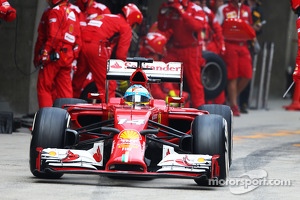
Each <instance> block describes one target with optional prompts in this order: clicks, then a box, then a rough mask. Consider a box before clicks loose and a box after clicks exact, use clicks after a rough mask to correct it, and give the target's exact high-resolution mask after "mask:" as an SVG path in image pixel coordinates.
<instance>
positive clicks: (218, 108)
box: [198, 104, 233, 166]
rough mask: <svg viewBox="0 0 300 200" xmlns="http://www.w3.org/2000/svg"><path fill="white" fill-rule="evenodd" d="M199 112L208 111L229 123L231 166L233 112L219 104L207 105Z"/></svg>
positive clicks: (230, 160) (230, 156) (230, 157)
mask: <svg viewBox="0 0 300 200" xmlns="http://www.w3.org/2000/svg"><path fill="white" fill-rule="evenodd" d="M198 110H206V111H208V112H209V113H210V114H216V115H221V116H222V117H223V118H224V119H225V120H226V121H227V132H228V147H229V148H228V157H229V166H231V163H232V149H233V141H232V137H233V136H232V111H231V109H230V107H229V106H226V105H217V104H205V105H202V106H200V107H199V108H198Z"/></svg>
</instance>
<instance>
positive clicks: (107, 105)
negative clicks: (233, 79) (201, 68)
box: [30, 57, 232, 185]
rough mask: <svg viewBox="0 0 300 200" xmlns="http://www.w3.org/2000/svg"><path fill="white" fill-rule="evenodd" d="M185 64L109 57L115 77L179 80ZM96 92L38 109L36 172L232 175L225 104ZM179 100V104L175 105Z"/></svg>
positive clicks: (147, 82)
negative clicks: (137, 98) (191, 104)
mask: <svg viewBox="0 0 300 200" xmlns="http://www.w3.org/2000/svg"><path fill="white" fill-rule="evenodd" d="M182 70H183V69H182V63H180V62H170V63H164V62H160V61H153V60H152V59H147V58H141V57H134V58H128V59H127V61H126V62H123V61H121V60H116V59H111V60H108V62H107V81H106V82H107V84H106V85H107V86H108V83H109V81H110V80H129V82H130V84H132V85H134V84H139V85H141V86H143V87H145V88H147V89H149V90H150V93H151V84H159V83H161V82H173V83H178V84H179V86H180V88H181V91H182V88H183V82H182V80H183V78H182V74H183V73H182V72H183V71H182ZM107 96H108V95H107V94H98V93H90V94H89V98H91V99H93V102H92V103H87V102H86V101H85V100H82V99H69V98H67V99H57V100H56V101H55V103H54V105H53V107H47V108H42V109H40V110H38V112H37V113H36V114H35V117H34V122H33V128H32V140H31V144H30V170H31V172H32V174H33V175H34V176H36V177H38V178H60V177H61V176H62V175H63V174H64V173H77V174H80V173H81V174H101V175H107V176H109V177H117V178H118V177H124V176H125V177H146V178H189V179H193V180H194V181H195V182H196V183H197V184H198V185H203V184H206V185H207V184H208V183H209V180H210V179H223V180H225V179H226V178H227V177H228V173H229V166H230V164H231V160H232V155H231V154H232V112H231V110H230V108H229V107H228V106H225V105H213V104H209V105H203V106H201V107H199V108H198V109H195V108H184V107H183V106H182V103H183V102H184V99H183V97H169V99H168V101H167V103H166V101H165V100H160V99H153V98H151V99H150V101H149V102H148V103H147V104H139V103H137V102H131V103H128V102H126V100H125V98H122V97H120V98H119V97H116V98H111V99H108V97H107ZM174 105H177V106H176V107H175V106H174Z"/></svg>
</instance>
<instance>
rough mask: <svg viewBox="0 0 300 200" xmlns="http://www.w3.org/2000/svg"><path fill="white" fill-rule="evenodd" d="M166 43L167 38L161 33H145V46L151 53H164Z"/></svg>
mask: <svg viewBox="0 0 300 200" xmlns="http://www.w3.org/2000/svg"><path fill="white" fill-rule="evenodd" d="M166 43H167V38H166V37H165V36H164V35H163V34H161V33H156V32H152V33H151V32H149V33H148V34H147V35H146V40H145V47H146V48H147V49H148V50H149V51H151V52H152V53H156V54H159V55H164V53H165V48H166V47H165V45H166Z"/></svg>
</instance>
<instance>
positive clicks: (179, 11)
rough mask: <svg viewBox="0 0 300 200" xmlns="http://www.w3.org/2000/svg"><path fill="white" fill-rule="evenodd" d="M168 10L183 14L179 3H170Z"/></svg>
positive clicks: (183, 11)
mask: <svg viewBox="0 0 300 200" xmlns="http://www.w3.org/2000/svg"><path fill="white" fill-rule="evenodd" d="M169 7H170V8H173V9H174V10H176V11H177V12H178V13H179V14H180V15H181V14H183V13H185V10H184V8H183V6H182V5H181V4H180V3H172V4H170V5H169Z"/></svg>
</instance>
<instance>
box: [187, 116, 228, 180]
mask: <svg viewBox="0 0 300 200" xmlns="http://www.w3.org/2000/svg"><path fill="white" fill-rule="evenodd" d="M192 135H193V143H192V152H193V154H204V155H206V154H208V155H211V156H212V155H219V156H220V157H219V158H218V164H219V166H220V174H219V180H226V178H227V176H228V174H229V162H228V151H227V149H228V144H227V142H226V137H227V128H226V122H225V120H224V118H223V117H222V116H220V115H214V114H210V115H201V116H197V117H196V118H195V119H194V121H193V124H192ZM209 178H210V177H207V178H204V179H203V178H197V179H194V180H195V182H196V183H197V184H198V185H208V184H209Z"/></svg>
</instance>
